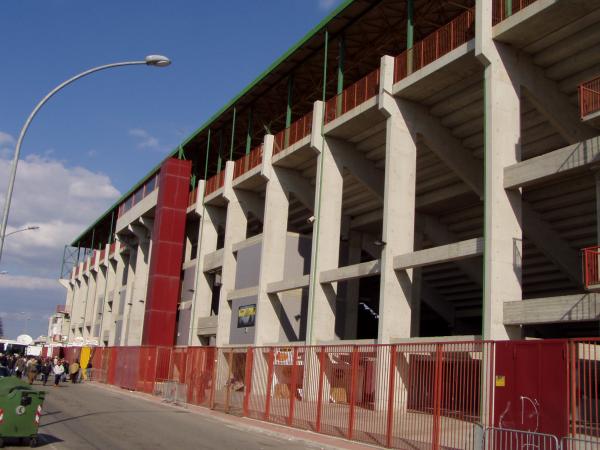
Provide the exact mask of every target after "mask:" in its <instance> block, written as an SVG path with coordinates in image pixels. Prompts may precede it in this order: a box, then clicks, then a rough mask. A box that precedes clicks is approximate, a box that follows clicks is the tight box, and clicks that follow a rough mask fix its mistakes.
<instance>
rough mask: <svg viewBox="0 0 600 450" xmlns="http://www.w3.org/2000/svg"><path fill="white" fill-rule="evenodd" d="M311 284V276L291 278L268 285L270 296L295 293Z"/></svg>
mask: <svg viewBox="0 0 600 450" xmlns="http://www.w3.org/2000/svg"><path fill="white" fill-rule="evenodd" d="M309 284H310V275H308V274H307V275H303V276H301V277H298V278H291V279H287V280H282V281H276V282H274V283H269V284H268V285H267V293H268V294H278V293H279V292H285V291H293V290H296V289H301V288H305V287H308V286H309Z"/></svg>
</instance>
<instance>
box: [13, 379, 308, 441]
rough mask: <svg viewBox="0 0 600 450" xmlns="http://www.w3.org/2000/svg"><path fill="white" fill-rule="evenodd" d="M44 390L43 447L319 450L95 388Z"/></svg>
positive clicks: (127, 394) (182, 410) (82, 385)
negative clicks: (312, 449) (276, 449)
mask: <svg viewBox="0 0 600 450" xmlns="http://www.w3.org/2000/svg"><path fill="white" fill-rule="evenodd" d="M36 387H39V388H41V386H39V385H37V386H36ZM44 389H45V390H46V392H47V395H46V401H45V403H44V412H43V416H42V420H41V426H40V428H39V437H40V441H39V444H38V447H40V448H47V449H61V450H62V449H77V450H84V449H127V450H130V449H169V450H179V449H244V450H254V449H271V448H285V449H291V450H294V449H304V448H307V447H312V448H318V447H319V446H318V445H316V444H314V445H312V444H311V443H309V442H307V441H301V440H298V439H285V438H283V437H280V436H273V435H269V434H265V433H263V432H262V431H260V429H256V428H253V427H248V426H244V425H237V424H234V423H233V424H232V423H231V422H230V421H228V420H226V421H223V420H219V418H218V417H217V418H215V417H212V416H211V417H207V416H206V415H204V414H198V413H194V412H190V411H187V410H185V409H183V408H175V407H172V406H169V405H166V404H161V403H158V402H156V401H149V400H146V399H143V398H139V397H136V396H132V395H131V394H129V393H127V392H120V391H118V390H112V389H107V388H104V387H99V386H95V385H93V384H75V385H74V384H67V383H65V384H62V385H61V386H60V387H58V388H54V387H52V386H46V387H45V388H44ZM6 444H7V448H25V446H27V443H22V444H21V445H22V446H20V445H19V443H18V442H15V441H8V442H6ZM27 448H28V446H27Z"/></svg>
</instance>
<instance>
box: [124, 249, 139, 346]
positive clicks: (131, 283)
mask: <svg viewBox="0 0 600 450" xmlns="http://www.w3.org/2000/svg"><path fill="white" fill-rule="evenodd" d="M127 247H128V248H129V260H128V261H127V269H126V270H127V284H126V285H125V297H124V298H123V299H122V301H123V302H124V304H119V312H122V314H121V320H122V326H121V337H120V340H119V345H127V335H128V332H129V325H128V324H129V315H130V314H131V305H132V303H133V290H134V288H135V276H136V272H137V266H136V263H137V254H138V252H139V249H138V246H137V244H131V243H128V244H127ZM119 296H120V295H119Z"/></svg>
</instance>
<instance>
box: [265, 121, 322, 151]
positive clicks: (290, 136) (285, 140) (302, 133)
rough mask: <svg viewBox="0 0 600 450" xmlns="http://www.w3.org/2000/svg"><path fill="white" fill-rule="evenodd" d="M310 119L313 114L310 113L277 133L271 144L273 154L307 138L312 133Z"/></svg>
mask: <svg viewBox="0 0 600 450" xmlns="http://www.w3.org/2000/svg"><path fill="white" fill-rule="evenodd" d="M312 117H313V113H312V111H311V112H309V113H308V114H305V115H304V116H302V117H301V118H300V119H298V120H296V121H295V122H292V124H291V125H290V126H289V128H286V129H284V130H281V131H280V132H279V133H277V134H276V135H275V142H274V144H273V154H274V155H276V154H277V153H279V152H280V151H282V150H283V149H285V148H288V147H289V146H291V145H294V144H295V143H296V142H298V141H300V140H302V139H304V138H305V137H306V136H308V135H309V134H310V133H311V131H312Z"/></svg>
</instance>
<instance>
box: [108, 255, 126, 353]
mask: <svg viewBox="0 0 600 450" xmlns="http://www.w3.org/2000/svg"><path fill="white" fill-rule="evenodd" d="M115 259H116V260H117V261H116V267H115V282H114V288H113V305H112V315H111V316H112V317H111V320H110V323H106V321H105V324H104V327H105V328H106V329H109V330H110V336H109V338H108V345H109V346H112V345H115V342H118V340H119V339H120V338H121V336H117V330H116V321H117V319H118V318H119V315H120V314H119V311H120V310H121V309H124V308H122V307H121V295H120V291H121V289H122V288H123V286H122V281H123V272H124V271H125V269H126V267H125V259H124V258H123V255H122V254H121V253H120V252H117V253H116V254H115ZM121 319H122V317H121Z"/></svg>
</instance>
